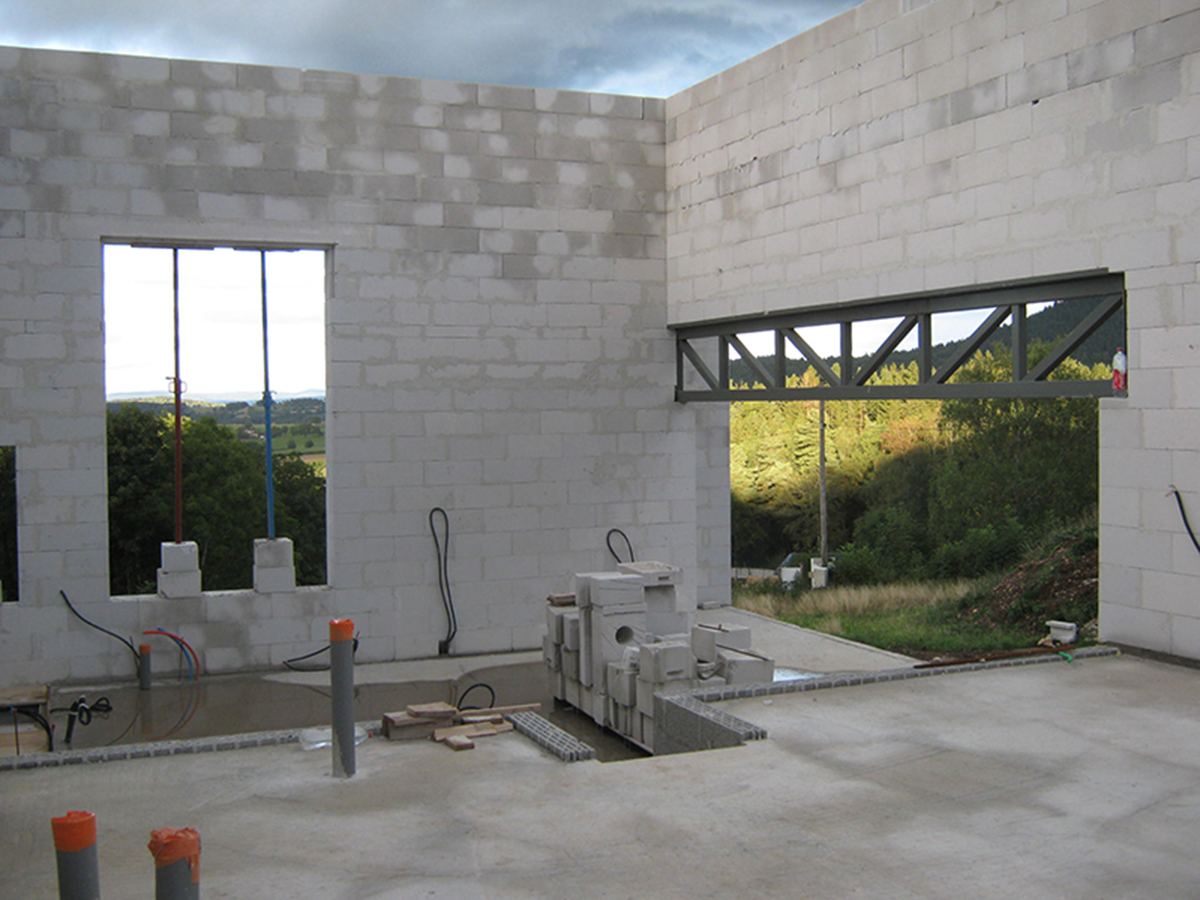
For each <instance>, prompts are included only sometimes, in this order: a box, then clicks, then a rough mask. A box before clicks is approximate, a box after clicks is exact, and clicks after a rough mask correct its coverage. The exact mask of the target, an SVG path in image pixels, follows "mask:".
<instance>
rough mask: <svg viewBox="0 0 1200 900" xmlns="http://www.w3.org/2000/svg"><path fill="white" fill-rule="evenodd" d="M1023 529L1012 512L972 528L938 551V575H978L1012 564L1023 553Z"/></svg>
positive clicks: (935, 565)
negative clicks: (1000, 518)
mask: <svg viewBox="0 0 1200 900" xmlns="http://www.w3.org/2000/svg"><path fill="white" fill-rule="evenodd" d="M1022 537H1023V530H1022V528H1021V525H1020V523H1019V522H1017V520H1016V519H1014V518H1012V517H1011V516H1010V517H1009V518H1007V519H1005V520H1004V521H1002V522H998V523H993V522H989V523H988V524H987V525H984V526H982V527H979V528H971V529H969V530H968V531H967V533H966V534H965V535H963V537H962V539H961V540H958V541H951V542H950V543H948V544H943V545H942V546H940V547H938V548H937V550H935V551H934V554H933V559H932V562H931V568H932V569H933V574H934V576H935V577H937V578H974V577H976V576H978V575H985V574H987V573H989V572H995V571H996V570H998V569H1002V568H1004V567H1005V566H1007V565H1011V564H1012V563H1014V562H1016V561H1017V560H1018V559H1020V557H1021V540H1022Z"/></svg>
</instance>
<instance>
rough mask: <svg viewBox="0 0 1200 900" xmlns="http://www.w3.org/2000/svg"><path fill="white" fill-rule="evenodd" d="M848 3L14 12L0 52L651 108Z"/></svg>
mask: <svg viewBox="0 0 1200 900" xmlns="http://www.w3.org/2000/svg"><path fill="white" fill-rule="evenodd" d="M856 2H857V0H741V2H731V0H607V2H595V0H441V2H436V0H435V2H430V0H423V2H413V0H358V2H354V3H349V2H346V0H307V2H303V3H295V2H284V0H251V2H245V0H242V2H234V0H176V2H174V3H171V4H170V5H165V4H161V2H160V0H108V2H105V3H97V2H95V0H16V2H14V3H10V4H7V9H6V11H5V15H4V17H3V19H4V20H3V21H2V22H0V43H12V44H17V45H25V46H66V47H76V48H80V49H90V50H102V51H108V52H125V53H129V52H132V53H140V54H148V55H156V56H175V57H187V58H196V59H215V60H223V61H236V62H253V63H262V64H266V65H284V66H295V67H298V68H322V69H337V70H344V71H352V72H368V73H376V74H387V75H408V76H416V77H426V78H446V79H453V80H461V81H477V82H486V83H496V84H512V85H520V86H529V87H559V88H577V89H581V90H597V89H623V90H625V91H626V92H630V93H655V92H657V93H659V94H665V93H670V92H673V91H675V90H678V89H681V88H682V87H685V86H687V85H689V84H692V83H694V82H696V81H699V80H702V79H703V78H705V77H708V76H709V75H712V74H714V73H716V72H718V71H720V70H722V69H724V68H727V67H728V66H730V65H733V64H734V63H736V62H738V61H740V60H742V59H745V58H747V57H749V56H751V55H753V54H755V53H758V52H760V51H762V50H764V49H766V48H767V47H770V46H772V45H774V44H776V43H778V42H779V41H782V40H785V39H787V38H788V37H790V36H792V35H794V34H797V33H799V32H800V31H803V30H805V29H806V28H810V27H812V26H813V25H815V24H817V23H819V22H821V21H823V20H825V19H827V18H829V17H831V16H833V15H836V14H837V13H839V12H841V11H843V10H845V9H848V8H850V7H851V6H854V5H855V3H856Z"/></svg>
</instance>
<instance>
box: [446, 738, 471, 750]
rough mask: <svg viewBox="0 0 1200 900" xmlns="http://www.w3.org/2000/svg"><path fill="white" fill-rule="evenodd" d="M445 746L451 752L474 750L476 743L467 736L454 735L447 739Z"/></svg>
mask: <svg viewBox="0 0 1200 900" xmlns="http://www.w3.org/2000/svg"><path fill="white" fill-rule="evenodd" d="M445 744H446V746H447V747H449V748H450V749H451V750H474V749H475V742H474V741H473V740H471V739H470V738H469V737H467V736H466V735H465V734H452V735H450V736H449V737H448V738H446V741H445Z"/></svg>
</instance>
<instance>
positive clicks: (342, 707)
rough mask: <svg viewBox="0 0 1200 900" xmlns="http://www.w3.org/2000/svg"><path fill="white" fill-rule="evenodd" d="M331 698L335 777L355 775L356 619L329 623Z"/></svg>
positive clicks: (330, 621)
mask: <svg viewBox="0 0 1200 900" xmlns="http://www.w3.org/2000/svg"><path fill="white" fill-rule="evenodd" d="M329 688H330V691H329V695H330V701H331V703H332V716H333V729H332V730H333V774H334V776H336V777H338V778H349V777H350V776H351V775H353V774H354V769H355V760H354V620H353V619H330V620H329Z"/></svg>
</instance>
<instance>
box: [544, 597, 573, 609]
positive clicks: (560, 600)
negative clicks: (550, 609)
mask: <svg viewBox="0 0 1200 900" xmlns="http://www.w3.org/2000/svg"><path fill="white" fill-rule="evenodd" d="M546 602H547V603H549V604H550V605H551V606H574V605H575V595H574V594H551V595H550V596H549V597H547V598H546Z"/></svg>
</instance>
